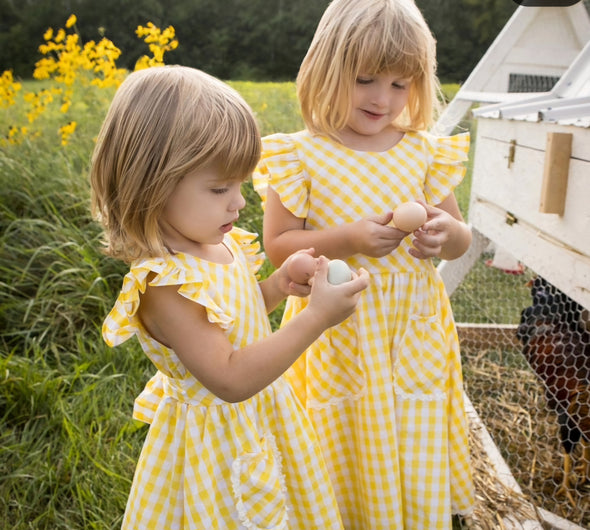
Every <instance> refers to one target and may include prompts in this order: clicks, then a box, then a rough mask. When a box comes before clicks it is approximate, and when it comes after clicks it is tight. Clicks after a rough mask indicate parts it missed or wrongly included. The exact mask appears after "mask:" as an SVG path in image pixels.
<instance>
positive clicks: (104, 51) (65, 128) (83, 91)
mask: <svg viewBox="0 0 590 530" xmlns="http://www.w3.org/2000/svg"><path fill="white" fill-rule="evenodd" d="M76 22H77V19H76V16H75V15H73V14H72V15H70V17H69V18H68V20H67V21H66V24H65V28H60V29H58V30H57V31H54V30H53V29H52V28H49V29H47V31H46V32H45V34H44V35H43V39H44V41H45V42H44V44H41V45H40V46H39V52H41V54H42V55H43V57H42V58H41V59H39V61H37V63H36V64H35V71H34V72H33V77H34V78H35V79H37V80H40V81H43V80H49V81H50V82H51V83H50V85H49V87H48V88H47V87H43V88H40V90H39V91H38V92H25V93H22V84H21V83H19V82H17V81H15V80H14V79H13V75H12V72H11V71H10V70H7V71H5V72H3V73H2V75H1V76H0V109H10V108H11V107H15V106H18V104H19V99H20V98H19V95H20V96H22V103H23V105H24V109H25V110H24V116H25V117H26V119H27V121H28V124H29V126H28V127H27V126H24V125H21V124H18V123H14V121H17V122H18V120H19V119H20V116H15V113H9V112H6V117H7V118H8V119H5V120H2V122H3V123H6V124H8V125H7V129H6V130H5V132H4V136H3V137H2V136H0V147H1V146H6V145H9V144H19V143H22V142H23V141H24V140H25V139H27V138H28V139H33V138H35V137H38V136H40V134H41V131H40V129H36V128H35V127H33V124H34V123H35V122H36V121H37V119H39V118H40V117H42V116H43V115H45V114H48V113H50V112H51V109H52V106H53V105H54V104H57V105H58V111H59V113H61V114H63V115H64V118H62V119H61V120H60V122H61V123H64V122H65V124H62V125H59V127H58V130H57V133H58V137H59V139H60V143H61V145H63V146H65V145H67V144H68V142H69V140H70V138H71V136H72V135H73V134H74V133H75V132H76V128H77V125H78V124H77V122H76V120H74V119H73V117H72V116H70V115H69V114H70V109H71V107H72V103H73V101H75V100H76V101H81V102H83V103H84V100H85V99H86V100H88V99H89V98H92V97H93V95H94V94H95V92H93V91H92V90H89V88H90V87H97V88H98V89H107V88H116V87H118V86H119V85H120V84H121V82H122V81H123V79H124V78H125V76H126V75H127V71H126V70H125V69H123V68H117V64H116V62H117V59H118V58H119V57H120V55H121V50H119V48H117V47H116V46H115V44H113V42H112V41H110V40H109V39H107V38H102V39H101V40H100V41H99V42H95V41H93V40H92V41H89V42H86V43H85V44H84V45H82V44H81V39H80V35H79V34H78V32H77V30H76ZM136 34H137V36H138V37H139V38H143V40H144V41H145V43H146V44H148V46H149V50H150V52H151V54H152V56H151V57H149V56H147V55H144V56H142V57H141V58H140V59H139V60H138V61H137V63H136V66H135V69H136V70H140V69H144V68H150V67H152V66H159V65H163V64H164V54H165V53H166V52H167V51H171V50H174V49H175V48H177V46H178V41H177V40H176V39H175V31H174V28H173V27H172V26H169V27H168V28H166V29H165V30H164V31H161V30H160V29H159V28H158V27H156V26H155V25H154V24H153V23H151V22H148V23H147V25H146V26H139V27H138V28H137V30H136ZM89 103H91V102H90V101H86V102H85V106H88V105H89ZM17 114H18V113H17ZM11 122H12V123H11ZM0 134H2V132H1V131H0Z"/></svg>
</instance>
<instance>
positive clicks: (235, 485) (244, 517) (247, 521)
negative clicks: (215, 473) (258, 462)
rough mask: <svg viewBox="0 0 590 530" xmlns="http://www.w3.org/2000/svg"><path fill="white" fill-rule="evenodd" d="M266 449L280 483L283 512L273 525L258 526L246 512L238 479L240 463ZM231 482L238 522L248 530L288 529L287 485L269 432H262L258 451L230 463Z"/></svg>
mask: <svg viewBox="0 0 590 530" xmlns="http://www.w3.org/2000/svg"><path fill="white" fill-rule="evenodd" d="M266 451H268V452H269V453H270V454H271V455H272V456H273V458H274V462H273V463H272V464H271V465H274V466H276V471H277V479H278V481H279V484H280V493H281V496H282V498H283V502H284V503H285V504H284V506H283V507H282V510H283V514H282V516H281V519H280V521H278V523H277V524H275V525H273V526H259V525H258V524H256V523H255V522H254V521H253V520H252V518H251V517H250V516H249V514H248V509H247V506H246V502H245V501H244V495H243V493H242V482H241V480H240V478H241V476H242V473H241V466H242V464H243V463H244V462H245V461H247V460H248V459H249V458H251V457H256V456H258V455H260V454H263V453H264V452H266ZM231 484H232V490H233V494H234V498H235V502H236V509H237V511H238V517H239V519H240V522H241V523H242V524H243V525H244V526H245V527H246V528H249V529H250V530H287V529H288V520H289V515H288V507H287V505H286V502H285V501H286V495H287V486H286V484H285V475H284V473H283V467H282V459H281V454H280V452H279V449H278V447H277V444H276V440H275V438H274V436H273V435H272V434H271V433H268V432H267V433H264V437H263V439H262V447H261V450H260V452H259V453H248V454H244V455H241V456H238V457H237V458H236V459H235V460H234V461H233V463H232V473H231Z"/></svg>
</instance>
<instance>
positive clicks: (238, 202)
mask: <svg viewBox="0 0 590 530" xmlns="http://www.w3.org/2000/svg"><path fill="white" fill-rule="evenodd" d="M244 206H246V199H244V196H243V195H242V190H238V191H237V193H236V195H235V197H234V198H233V200H232V208H231V209H232V210H241V209H242V208H243V207H244Z"/></svg>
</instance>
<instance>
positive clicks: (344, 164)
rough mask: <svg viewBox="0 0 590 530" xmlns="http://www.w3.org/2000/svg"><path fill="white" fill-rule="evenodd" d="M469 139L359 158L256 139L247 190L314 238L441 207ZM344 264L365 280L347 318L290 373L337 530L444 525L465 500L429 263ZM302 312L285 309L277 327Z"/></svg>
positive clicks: (463, 431)
mask: <svg viewBox="0 0 590 530" xmlns="http://www.w3.org/2000/svg"><path fill="white" fill-rule="evenodd" d="M468 148H469V135H468V134H461V135H457V136H453V137H441V138H436V137H433V136H430V135H428V134H426V133H407V134H405V136H404V137H403V138H402V140H400V142H399V143H398V144H397V145H395V146H394V147H393V148H392V149H390V150H388V151H385V152H360V151H354V150H352V149H347V148H346V147H344V146H342V145H340V144H337V143H335V142H333V141H332V140H330V139H328V138H326V137H324V136H312V135H311V134H310V133H308V132H307V131H301V132H299V133H295V134H292V135H286V134H275V135H272V136H269V137H266V138H265V139H264V141H263V156H262V160H261V162H260V164H259V167H258V169H257V171H256V172H255V174H254V186H255V188H256V190H257V191H258V192H259V194H260V195H261V197H262V199H263V203H264V199H265V195H266V190H267V187H268V186H270V187H272V188H273V189H274V190H275V191H276V192H277V193H278V194H279V196H280V198H281V201H282V203H283V205H284V206H285V207H286V208H287V209H288V210H289V211H291V212H292V213H293V214H294V215H295V216H297V217H299V218H304V219H305V227H306V229H307V230H321V229H325V228H329V227H332V226H335V225H339V224H343V223H351V222H353V221H356V220H358V219H361V218H364V217H367V216H372V215H375V214H380V213H382V212H384V211H390V210H392V209H394V208H395V207H396V206H397V205H398V204H400V203H402V202H406V201H410V200H416V199H421V200H425V201H426V202H427V203H429V204H439V203H440V202H442V200H443V199H444V198H445V197H447V196H448V195H449V194H450V193H451V192H452V190H453V189H454V187H455V186H456V185H457V184H458V183H459V182H460V181H461V180H462V178H463V175H464V173H465V168H464V166H463V162H464V161H465V160H466V159H467V151H468ZM410 244H411V237H407V238H405V239H404V241H403V242H402V244H401V245H400V246H399V247H398V249H396V250H395V251H394V252H392V253H391V254H390V255H388V256H386V257H383V258H370V257H367V256H363V255H355V256H352V257H351V258H349V259H348V260H347V261H348V264H349V265H350V266H352V267H353V268H358V267H364V268H365V269H367V270H368V271H369V273H370V274H371V282H370V285H369V288H368V289H367V290H366V291H364V292H363V293H362V295H361V299H360V302H359V305H358V306H357V310H356V312H355V314H354V315H353V316H352V317H350V318H349V319H347V320H346V321H345V322H343V323H342V324H340V325H338V326H336V327H334V328H331V329H329V330H327V331H326V332H325V333H324V334H323V335H322V336H321V338H320V339H319V340H318V341H316V342H315V343H314V344H313V345H312V346H311V347H310V348H309V349H308V350H307V352H306V353H305V354H304V355H303V356H302V357H300V358H299V360H298V361H297V362H296V363H295V364H294V365H293V367H292V368H291V369H290V370H289V371H288V372H287V376H288V377H289V380H290V381H291V383H292V384H293V387H294V388H295V391H296V393H297V394H298V396H299V397H300V399H301V400H302V403H303V404H304V405H305V407H306V408H307V410H308V412H309V413H310V416H311V418H312V421H313V424H314V427H315V429H316V432H317V434H318V438H319V439H320V443H321V445H322V450H323V454H324V457H325V459H326V463H327V465H328V470H329V472H330V476H331V478H332V484H333V486H334V489H335V492H336V498H337V499H338V503H339V507H340V511H341V514H342V519H343V522H344V527H345V528H346V529H347V530H397V529H421V530H435V529H448V528H451V514H452V513H468V512H469V511H471V507H472V503H473V499H474V494H473V485H472V477H471V471H470V458H469V447H468V431H467V422H466V417H465V414H464V404H463V389H462V373H461V364H460V362H461V361H460V352H459V344H458V339H457V334H456V330H455V324H454V320H453V316H452V313H451V306H450V302H449V299H448V297H447V294H446V292H445V289H444V285H443V282H442V280H441V278H440V276H439V274H438V272H437V271H436V268H435V267H434V265H433V263H432V262H431V260H418V259H415V258H413V257H412V256H411V255H410V254H409V253H408V248H409V247H410ZM306 303H307V301H306V300H305V299H295V298H292V299H289V300H288V302H287V307H286V309H285V315H284V320H289V319H290V318H292V317H293V316H294V315H295V314H296V313H297V312H298V311H300V310H301V308H302V307H304V305H305V304H306Z"/></svg>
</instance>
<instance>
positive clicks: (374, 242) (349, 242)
mask: <svg viewBox="0 0 590 530" xmlns="http://www.w3.org/2000/svg"><path fill="white" fill-rule="evenodd" d="M392 217H393V212H386V213H383V214H380V215H375V216H373V217H368V218H365V219H361V220H359V221H356V222H353V223H349V224H341V225H338V226H335V227H333V228H328V229H325V230H305V220H304V219H301V218H299V217H295V216H294V215H293V214H292V213H291V212H290V211H289V210H287V208H285V207H284V206H283V204H282V203H281V200H280V198H279V196H278V194H277V193H276V192H275V191H274V190H273V189H272V188H269V189H268V190H267V198H266V205H265V211H264V221H263V223H264V228H263V233H264V234H263V235H264V250H265V252H266V255H267V256H268V258H269V259H270V261H271V263H273V265H275V266H278V265H280V264H281V263H283V261H285V259H286V258H287V257H288V256H290V255H291V254H293V252H295V251H297V250H299V249H302V248H309V247H313V248H315V249H316V252H317V253H318V254H320V255H323V256H327V257H328V258H330V259H336V258H340V259H346V258H348V257H350V256H352V255H354V254H365V255H367V256H371V257H382V256H386V255H387V254H389V253H390V252H392V251H393V250H395V249H396V248H397V247H398V245H399V244H400V242H401V240H402V239H403V238H404V237H405V236H406V235H407V233H406V232H402V231H400V230H397V229H396V228H394V227H393V226H391V225H388V223H389V222H390V221H391V219H392Z"/></svg>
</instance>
